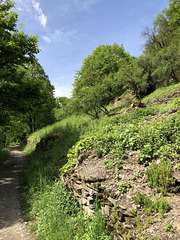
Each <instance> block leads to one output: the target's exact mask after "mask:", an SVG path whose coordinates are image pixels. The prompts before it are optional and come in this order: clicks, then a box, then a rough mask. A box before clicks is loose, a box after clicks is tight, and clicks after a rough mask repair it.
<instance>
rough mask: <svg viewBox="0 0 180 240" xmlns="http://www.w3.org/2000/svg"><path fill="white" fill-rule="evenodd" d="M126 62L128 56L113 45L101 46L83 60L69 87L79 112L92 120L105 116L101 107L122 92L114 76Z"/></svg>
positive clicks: (120, 48)
mask: <svg viewBox="0 0 180 240" xmlns="http://www.w3.org/2000/svg"><path fill="white" fill-rule="evenodd" d="M128 61H129V54H128V53H127V52H125V50H124V48H123V46H119V45H118V44H116V43H114V44H113V45H101V46H99V47H97V48H96V49H95V50H94V51H93V53H92V54H91V55H89V56H88V57H87V58H85V59H84V61H83V64H82V67H81V70H80V71H77V74H76V76H75V81H74V84H73V85H74V89H73V97H74V98H75V99H76V102H77V105H78V106H79V109H80V110H82V111H83V112H86V113H87V114H90V115H93V116H95V117H98V116H99V112H100V111H103V112H105V113H107V114H108V111H107V109H106V108H105V106H106V105H107V104H108V102H109V101H110V100H111V99H112V98H113V97H115V96H116V94H117V92H118V93H120V92H121V91H122V88H121V83H119V82H118V81H116V80H115V78H114V75H115V73H117V72H118V69H119V68H120V67H121V65H122V64H124V62H128Z"/></svg>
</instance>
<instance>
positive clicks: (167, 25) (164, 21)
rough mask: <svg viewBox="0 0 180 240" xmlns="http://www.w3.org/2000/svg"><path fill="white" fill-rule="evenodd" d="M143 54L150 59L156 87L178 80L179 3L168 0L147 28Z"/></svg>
mask: <svg viewBox="0 0 180 240" xmlns="http://www.w3.org/2000/svg"><path fill="white" fill-rule="evenodd" d="M144 35H145V36H146V38H147V40H146V45H145V51H144V54H145V56H149V59H150V60H151V61H150V62H149V63H150V66H151V77H152V78H151V80H152V79H153V82H154V84H155V86H156V88H157V87H159V86H162V85H166V84H171V83H173V82H178V81H179V77H180V70H179V69H180V51H179V49H180V40H179V39H180V3H179V0H171V1H169V8H168V9H165V10H163V11H162V12H161V13H160V14H158V15H157V17H156V18H155V20H154V22H153V29H150V28H147V29H146V30H145V32H144Z"/></svg>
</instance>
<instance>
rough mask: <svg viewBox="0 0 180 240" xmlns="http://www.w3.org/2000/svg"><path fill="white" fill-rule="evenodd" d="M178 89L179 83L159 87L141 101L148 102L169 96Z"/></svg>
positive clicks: (179, 87)
mask: <svg viewBox="0 0 180 240" xmlns="http://www.w3.org/2000/svg"><path fill="white" fill-rule="evenodd" d="M179 89H180V83H177V84H174V85H170V86H167V87H163V88H159V89H157V90H156V91H154V92H153V93H151V94H150V95H148V96H147V97H145V98H144V99H143V102H146V103H150V102H153V101H155V100H159V99H161V98H163V97H169V96H171V95H172V94H174V93H176V92H177V91H179Z"/></svg>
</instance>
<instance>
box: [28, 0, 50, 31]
mask: <svg viewBox="0 0 180 240" xmlns="http://www.w3.org/2000/svg"><path fill="white" fill-rule="evenodd" d="M32 4H33V7H34V9H35V11H36V12H37V15H38V17H37V18H38V20H39V23H40V24H41V25H42V26H43V27H46V24H47V17H46V16H45V14H44V13H43V10H42V8H41V7H40V3H39V2H38V1H36V0H32Z"/></svg>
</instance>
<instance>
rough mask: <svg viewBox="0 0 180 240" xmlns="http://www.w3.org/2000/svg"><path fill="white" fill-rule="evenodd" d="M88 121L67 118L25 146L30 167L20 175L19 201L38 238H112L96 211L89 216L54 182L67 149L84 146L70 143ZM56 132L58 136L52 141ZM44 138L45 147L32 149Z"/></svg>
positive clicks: (108, 239)
mask: <svg viewBox="0 0 180 240" xmlns="http://www.w3.org/2000/svg"><path fill="white" fill-rule="evenodd" d="M88 121H90V120H89V118H87V117H72V118H68V119H66V120H64V121H62V122H58V123H56V124H54V125H52V126H48V127H46V128H44V129H42V130H40V131H38V132H36V133H34V134H33V135H31V136H30V137H29V138H28V142H29V146H26V147H25V152H26V153H27V155H28V159H29V167H28V169H26V170H25V171H24V174H23V176H22V189H21V192H22V194H21V196H22V197H21V203H22V205H23V209H24V212H25V217H26V220H31V221H32V222H33V224H32V229H33V231H35V233H36V234H37V239H47V240H56V239H57V240H64V239H66V240H68V239H69V240H70V239H72V240H73V239H74V240H79V239H83V240H84V239H87V240H89V239H95V240H96V239H97V240H99V239H102V240H104V239H106V240H111V237H110V236H109V234H108V233H107V232H106V230H105V222H104V219H103V218H102V216H101V215H100V214H99V213H98V211H97V212H96V213H95V214H94V216H91V217H90V216H87V215H86V214H84V213H83V212H82V210H81V209H80V208H79V207H78V204H77V202H76V201H75V199H74V198H73V197H72V196H71V195H70V194H69V193H68V192H67V191H66V190H65V189H64V187H63V185H62V183H61V182H60V181H57V177H58V175H59V170H58V169H59V168H60V166H63V165H64V164H65V163H66V161H67V155H68V151H69V150H70V149H71V148H72V150H71V155H72V154H74V153H76V154H78V153H79V152H76V151H80V150H82V148H84V145H81V144H80V143H79V144H78V148H77V149H78V150H77V149H76V148H74V147H73V145H74V144H76V143H77V142H78V141H79V140H80V136H81V134H83V133H84V131H85V129H86V127H87V124H88ZM55 134H56V135H57V136H58V137H57V138H55V139H53V138H52V140H51V136H53V135H55ZM47 137H48V139H49V142H48V143H46V144H47V145H48V148H47V149H45V150H44V149H41V150H40V149H39V150H38V151H35V149H36V146H37V144H38V143H40V141H41V139H46V138H47ZM82 141H83V140H82ZM82 141H80V142H82ZM85 142H86V141H84V143H85ZM68 156H69V157H70V152H69V155H68Z"/></svg>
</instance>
